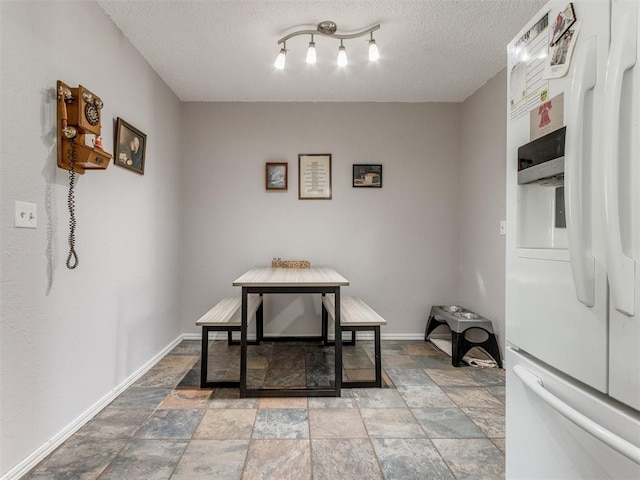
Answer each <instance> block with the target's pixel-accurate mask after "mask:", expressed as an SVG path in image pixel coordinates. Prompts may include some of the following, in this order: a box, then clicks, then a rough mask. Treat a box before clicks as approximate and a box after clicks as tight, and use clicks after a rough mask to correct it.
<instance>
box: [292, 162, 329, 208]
mask: <svg viewBox="0 0 640 480" xmlns="http://www.w3.org/2000/svg"><path fill="white" fill-rule="evenodd" d="M298 200H331V154H330V153H301V154H299V155H298Z"/></svg>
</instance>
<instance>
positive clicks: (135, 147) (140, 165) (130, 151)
mask: <svg viewBox="0 0 640 480" xmlns="http://www.w3.org/2000/svg"><path fill="white" fill-rule="evenodd" d="M146 149H147V136H146V135H145V134H144V133H142V132H141V131H140V130H138V129H137V128H135V127H134V126H133V125H131V124H129V123H127V122H125V121H124V120H123V119H121V118H120V117H118V119H117V120H116V140H115V147H114V149H113V151H114V152H115V153H114V154H113V156H114V161H115V164H116V165H120V166H121V167H124V168H128V169H129V170H133V171H134V172H137V173H139V174H140V175H144V152H145V150H146Z"/></svg>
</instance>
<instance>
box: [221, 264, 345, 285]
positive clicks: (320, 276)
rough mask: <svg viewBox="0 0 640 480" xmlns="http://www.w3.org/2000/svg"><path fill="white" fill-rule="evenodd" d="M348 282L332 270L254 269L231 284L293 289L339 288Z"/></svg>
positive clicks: (325, 268) (317, 268) (312, 268)
mask: <svg viewBox="0 0 640 480" xmlns="http://www.w3.org/2000/svg"><path fill="white" fill-rule="evenodd" d="M348 285H349V280H347V279H346V278H344V277H343V276H342V275H340V274H339V273H338V272H336V271H335V270H334V269H333V268H329V267H311V268H273V267H255V268H252V269H251V270H249V271H247V272H245V273H244V274H242V275H241V276H240V277H238V278H237V279H236V280H234V282H233V286H234V287H257V286H260V287H267V286H269V287H271V286H273V287H289V286H291V287H294V286H297V287H299V286H323V287H324V286H334V287H337V286H340V287H346V286H348Z"/></svg>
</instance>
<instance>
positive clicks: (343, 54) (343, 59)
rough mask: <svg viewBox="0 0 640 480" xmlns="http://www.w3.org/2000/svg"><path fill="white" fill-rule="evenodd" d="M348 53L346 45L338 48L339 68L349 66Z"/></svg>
mask: <svg viewBox="0 0 640 480" xmlns="http://www.w3.org/2000/svg"><path fill="white" fill-rule="evenodd" d="M347 63H349V62H348V61H347V51H346V50H345V49H344V45H340V48H338V66H339V67H345V66H347Z"/></svg>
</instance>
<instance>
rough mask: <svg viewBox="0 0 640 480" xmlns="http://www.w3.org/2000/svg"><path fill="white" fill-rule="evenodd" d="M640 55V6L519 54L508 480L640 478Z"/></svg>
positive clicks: (512, 49) (595, 10)
mask: <svg viewBox="0 0 640 480" xmlns="http://www.w3.org/2000/svg"><path fill="white" fill-rule="evenodd" d="M639 52H640V0H578V1H574V2H571V3H569V2H566V1H565V2H558V1H551V2H550V3H548V4H547V5H546V6H545V7H544V8H543V9H542V10H541V11H540V12H539V13H538V14H537V15H536V16H535V17H534V18H533V19H532V20H531V21H530V22H529V23H528V24H527V25H525V26H523V28H522V30H521V31H520V32H519V34H518V35H517V36H516V37H515V38H514V40H513V41H512V42H511V43H510V44H509V47H508V67H507V68H508V93H507V96H508V99H507V175H506V180H507V238H506V311H505V316H506V340H507V351H506V362H505V363H506V366H507V395H506V399H507V400H506V432H507V433H506V476H507V478H508V479H516V478H530V479H551V478H553V479H563V480H564V479H574V478H592V479H635V480H638V479H640V57H639V56H638V54H639ZM563 128H564V130H563Z"/></svg>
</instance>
